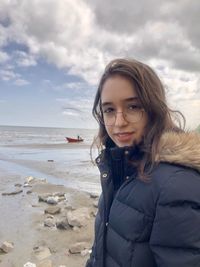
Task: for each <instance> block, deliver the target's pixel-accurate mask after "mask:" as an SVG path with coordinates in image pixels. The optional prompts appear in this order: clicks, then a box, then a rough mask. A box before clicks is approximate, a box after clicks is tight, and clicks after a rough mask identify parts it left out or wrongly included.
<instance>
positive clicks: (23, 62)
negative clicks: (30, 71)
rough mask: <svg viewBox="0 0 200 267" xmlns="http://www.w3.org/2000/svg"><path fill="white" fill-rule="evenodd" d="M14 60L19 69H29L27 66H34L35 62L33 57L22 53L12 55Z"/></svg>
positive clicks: (17, 52)
mask: <svg viewBox="0 0 200 267" xmlns="http://www.w3.org/2000/svg"><path fill="white" fill-rule="evenodd" d="M14 56H15V58H16V59H15V60H16V63H17V65H18V66H21V67H29V66H36V65H37V62H36V59H35V58H34V56H33V55H31V54H27V53H26V52H24V51H16V52H15V53H14Z"/></svg>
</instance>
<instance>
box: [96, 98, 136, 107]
mask: <svg viewBox="0 0 200 267" xmlns="http://www.w3.org/2000/svg"><path fill="white" fill-rule="evenodd" d="M138 100H139V97H137V96H135V97H129V98H126V99H124V100H123V101H125V102H131V101H138ZM112 104H113V103H112V102H103V103H101V106H102V107H105V106H108V105H112Z"/></svg>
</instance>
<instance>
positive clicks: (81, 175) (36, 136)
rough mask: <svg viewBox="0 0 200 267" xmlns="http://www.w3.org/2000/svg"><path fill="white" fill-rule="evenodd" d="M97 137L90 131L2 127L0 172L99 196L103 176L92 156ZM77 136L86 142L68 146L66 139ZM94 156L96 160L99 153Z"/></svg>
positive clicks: (0, 127) (94, 132)
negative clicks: (30, 177) (91, 150)
mask: <svg viewBox="0 0 200 267" xmlns="http://www.w3.org/2000/svg"><path fill="white" fill-rule="evenodd" d="M96 133H97V131H96V130H89V129H65V128H47V127H24V126H0V148H1V150H0V170H2V171H3V172H8V173H9V174H13V175H19V176H20V177H21V179H22V180H23V179H25V178H26V177H27V176H33V177H36V178H45V179H46V180H47V181H48V182H51V183H54V184H63V185H65V186H68V187H72V188H76V189H78V190H83V191H88V192H98V193H99V192H100V184H99V172H98V169H97V167H96V166H94V164H92V162H91V155H90V145H91V143H92V141H93V139H94V136H95V135H96ZM77 135H79V136H81V137H82V138H83V139H84V142H82V143H79V144H69V143H67V141H66V139H65V137H66V136H70V137H76V136H77ZM93 153H94V157H96V156H97V151H93ZM95 153H96V154H95ZM38 166H39V167H38ZM45 166H46V167H45ZM49 170H51V171H49ZM0 186H1V182H0Z"/></svg>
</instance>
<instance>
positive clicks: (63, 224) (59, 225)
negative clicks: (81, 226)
mask: <svg viewBox="0 0 200 267" xmlns="http://www.w3.org/2000/svg"><path fill="white" fill-rule="evenodd" d="M56 227H57V228H58V229H62V230H68V229H70V228H71V227H70V225H69V223H68V220H67V218H63V219H62V220H60V221H57V222H56Z"/></svg>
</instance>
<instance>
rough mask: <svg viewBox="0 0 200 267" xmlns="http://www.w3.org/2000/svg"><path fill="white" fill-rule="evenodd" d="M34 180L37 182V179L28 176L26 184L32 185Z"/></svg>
mask: <svg viewBox="0 0 200 267" xmlns="http://www.w3.org/2000/svg"><path fill="white" fill-rule="evenodd" d="M33 180H35V178H34V177H33V176H28V177H26V183H28V184H29V183H31V182H32V181H33Z"/></svg>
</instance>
